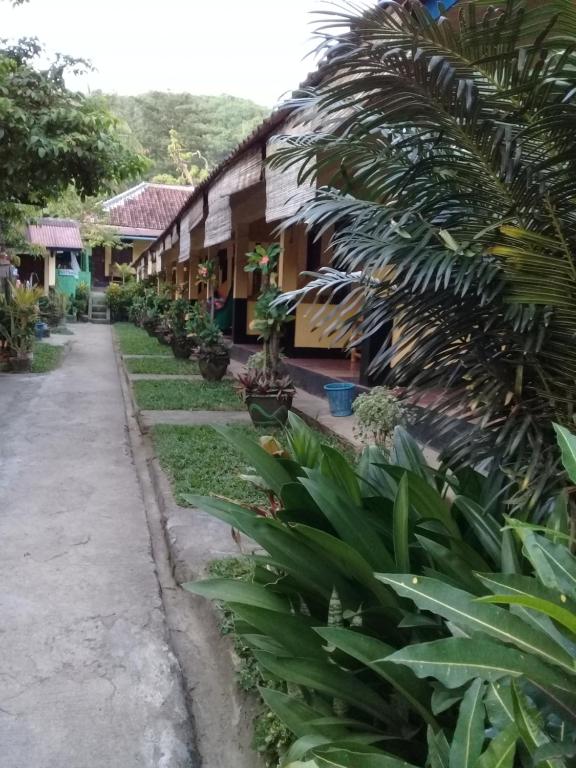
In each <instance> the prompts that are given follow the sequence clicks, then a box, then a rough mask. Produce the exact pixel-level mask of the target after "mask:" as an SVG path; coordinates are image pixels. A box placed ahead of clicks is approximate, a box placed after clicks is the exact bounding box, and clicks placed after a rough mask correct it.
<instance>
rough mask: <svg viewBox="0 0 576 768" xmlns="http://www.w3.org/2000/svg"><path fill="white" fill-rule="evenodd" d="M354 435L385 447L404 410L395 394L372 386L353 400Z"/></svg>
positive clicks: (384, 388)
mask: <svg viewBox="0 0 576 768" xmlns="http://www.w3.org/2000/svg"><path fill="white" fill-rule="evenodd" d="M352 410H353V411H354V414H355V416H356V427H355V432H356V435H357V436H358V437H359V438H360V439H361V440H363V441H364V442H366V443H375V444H376V445H380V446H382V447H385V446H386V445H387V444H388V442H389V440H390V437H391V435H392V433H393V431H394V428H395V427H396V426H397V425H398V424H400V423H401V421H402V420H403V417H404V414H405V410H404V408H403V407H402V405H401V404H400V401H399V400H398V398H397V397H396V395H395V394H394V393H393V392H392V391H391V390H389V389H386V387H374V388H373V389H372V390H371V391H370V392H365V393H363V394H361V395H358V397H357V398H356V399H355V400H354V402H353V403H352Z"/></svg>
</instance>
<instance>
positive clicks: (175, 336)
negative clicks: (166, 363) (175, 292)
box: [166, 299, 195, 360]
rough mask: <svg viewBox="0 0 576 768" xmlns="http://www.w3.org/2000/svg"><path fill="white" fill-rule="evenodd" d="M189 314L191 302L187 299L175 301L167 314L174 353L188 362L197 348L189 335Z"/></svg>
mask: <svg viewBox="0 0 576 768" xmlns="http://www.w3.org/2000/svg"><path fill="white" fill-rule="evenodd" d="M189 314H190V302H189V301H188V300H187V299H174V301H173V302H172V303H171V304H170V309H169V310H168V312H167V313H166V317H167V321H168V328H169V330H170V333H171V339H170V344H171V346H172V353H173V354H174V357H176V358H178V359H179V360H187V359H188V358H189V357H190V355H191V354H192V352H193V351H194V347H195V343H194V339H193V338H192V337H191V336H190V335H189V333H188V328H187V325H188V316H189Z"/></svg>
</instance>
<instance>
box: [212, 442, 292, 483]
mask: <svg viewBox="0 0 576 768" xmlns="http://www.w3.org/2000/svg"><path fill="white" fill-rule="evenodd" d="M214 429H215V430H216V432H218V434H220V435H222V437H224V438H225V440H227V441H228V443H230V445H231V446H232V447H233V448H234V450H236V451H240V453H242V454H243V455H244V456H245V457H246V463H247V464H249V465H250V466H251V467H254V469H255V470H256V473H257V474H258V475H260V477H262V478H263V479H264V481H265V482H266V483H267V484H268V487H269V488H270V489H271V490H272V491H274V493H275V494H276V495H277V496H280V493H281V491H282V486H283V485H284V483H289V482H291V480H292V478H291V476H290V475H289V473H288V472H287V471H286V470H285V469H284V468H283V466H282V464H281V463H280V462H279V461H278V460H277V459H275V458H274V457H273V456H271V455H270V454H269V453H266V451H265V450H264V449H263V448H261V447H260V446H259V445H258V443H256V442H255V441H254V440H252V439H251V438H249V437H247V436H246V435H242V434H241V433H240V432H238V430H234V429H230V427H214Z"/></svg>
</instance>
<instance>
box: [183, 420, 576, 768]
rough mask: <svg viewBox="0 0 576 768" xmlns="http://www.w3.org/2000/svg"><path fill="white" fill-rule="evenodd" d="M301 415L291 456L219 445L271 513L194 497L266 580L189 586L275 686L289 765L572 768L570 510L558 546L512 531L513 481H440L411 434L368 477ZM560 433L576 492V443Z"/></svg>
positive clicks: (273, 700)
mask: <svg viewBox="0 0 576 768" xmlns="http://www.w3.org/2000/svg"><path fill="white" fill-rule="evenodd" d="M290 418H291V427H290V429H289V430H288V432H287V434H286V444H287V446H286V449H282V448H281V447H279V446H278V445H277V444H275V442H274V441H270V440H269V439H265V438H263V439H262V445H265V446H267V447H268V451H269V452H267V451H266V450H264V448H263V447H261V446H259V445H258V444H256V443H254V442H253V441H251V440H250V439H249V438H243V437H239V436H238V435H237V434H235V435H232V433H230V432H228V431H227V430H226V429H221V430H218V431H219V432H220V433H221V434H223V435H224V436H225V437H226V438H227V439H229V440H230V441H231V442H232V441H234V445H235V447H236V448H240V450H242V451H244V453H245V455H246V460H247V463H249V464H250V465H251V466H252V467H253V468H254V470H255V472H256V473H257V476H254V477H253V482H254V483H255V484H256V485H257V486H258V487H260V488H262V489H265V490H266V491H267V494H268V501H267V502H264V500H263V502H262V503H261V504H258V505H250V506H248V505H246V506H243V505H240V504H236V503H234V502H232V501H230V500H227V499H222V498H212V499H208V498H198V497H189V499H188V500H189V501H190V502H192V503H193V504H195V505H196V506H198V507H200V508H202V509H205V510H207V511H208V512H210V513H212V514H214V515H215V516H217V517H219V518H220V519H222V520H224V521H225V522H227V523H229V524H230V525H232V526H233V527H234V528H236V529H238V530H240V531H242V532H243V533H244V534H246V535H247V536H249V537H250V538H251V539H252V540H254V541H256V542H257V544H258V545H259V546H260V547H261V549H262V550H263V555H260V556H255V557H254V558H253V566H254V567H253V573H252V579H251V581H250V582H249V583H239V582H237V581H234V580H227V579H211V580H208V581H205V582H201V583H193V584H187V585H185V588H186V589H188V590H190V591H193V592H196V593H200V594H202V595H204V596H206V597H210V598H213V599H218V600H222V601H224V602H225V603H226V605H227V607H228V609H229V610H230V611H231V612H232V613H233V615H234V617H235V622H236V631H237V633H238V634H240V635H241V636H242V638H243V642H245V643H246V644H247V645H248V646H249V647H250V648H251V649H252V652H253V654H254V658H255V659H256V661H257V663H258V665H259V667H260V669H261V671H262V674H263V676H264V679H265V680H271V681H273V686H272V687H271V688H268V687H264V688H263V689H262V696H263V698H264V700H265V701H266V703H267V704H268V706H269V707H270V708H271V709H272V710H273V711H274V712H275V713H276V714H277V715H278V716H279V717H280V719H281V720H282V721H283V722H284V723H285V724H286V725H287V727H288V728H289V729H290V730H291V731H292V733H293V735H294V743H293V744H292V746H291V747H290V749H289V750H288V752H287V753H286V755H285V756H284V758H283V762H282V765H291V764H292V763H294V765H298V764H299V763H300V762H303V763H304V764H305V765H306V766H309V768H312V766H318V767H320V766H322V768H325V766H328V765H330V766H354V768H356V767H358V768H364V767H365V768H374V767H375V766H376V767H377V768H379V767H380V766H382V768H400V767H401V766H402V765H403V766H404V768H406V763H405V762H403V761H408V763H409V764H410V766H421V767H422V766H424V765H425V764H426V765H429V766H431V767H433V768H437V767H438V766H443V765H450V766H452V767H453V768H496V766H500V768H503V767H504V766H507V767H508V768H511V766H513V765H514V766H517V765H522V766H523V767H525V768H533V766H535V765H537V764H538V762H539V759H540V757H541V758H542V760H544V761H546V760H548V761H551V762H549V763H547V762H544V765H546V766H547V768H552V766H554V768H560V766H564V763H562V762H554V760H555V758H556V756H557V755H562V754H567V753H569V752H570V750H573V744H572V742H573V741H574V731H573V726H572V725H571V724H570V719H571V717H572V713H573V705H574V701H575V700H576V699H575V696H574V694H575V693H576V687H575V686H576V683H575V677H576V672H575V671H574V670H575V666H574V660H575V653H576V646H575V644H574V639H573V632H574V630H575V629H576V627H575V626H574V619H573V616H572V615H571V611H572V605H573V604H572V601H573V600H574V599H575V598H576V591H575V588H574V584H576V563H575V561H574V558H573V556H572V555H570V553H569V551H568V549H567V547H566V543H565V542H566V540H567V538H568V536H567V533H566V509H565V507H566V499H565V497H561V498H560V499H559V501H558V504H557V510H556V513H555V514H554V515H552V518H551V519H553V520H554V521H555V523H554V528H550V529H548V530H546V531H544V533H542V532H540V531H538V530H535V529H534V526H528V525H527V524H524V525H522V524H521V523H518V522H517V521H516V522H515V523H514V525H513V526H512V523H511V522H509V521H508V525H506V524H507V518H506V511H507V506H508V505H507V501H508V500H507V498H506V480H505V478H504V477H503V476H502V475H501V474H497V473H494V474H492V475H490V476H487V477H484V476H482V475H480V474H478V473H477V472H475V471H474V470H472V469H467V470H466V471H460V472H458V473H457V474H447V475H438V474H437V473H435V472H433V471H432V470H431V469H430V468H429V467H427V466H426V464H425V462H424V460H423V458H422V456H421V454H420V452H419V450H418V448H417V446H416V445H415V444H414V443H413V441H412V440H411V439H410V438H409V437H408V435H407V433H405V432H404V431H403V430H402V429H401V428H397V429H396V432H395V439H394V444H393V446H392V450H391V452H390V457H389V458H387V457H386V456H385V455H384V454H383V453H382V451H381V449H379V448H377V447H374V446H372V447H370V448H368V449H366V450H365V452H364V454H363V455H362V457H361V459H360V461H359V463H358V464H357V466H355V467H354V466H351V465H350V464H349V462H348V461H347V460H346V459H345V458H344V457H343V456H342V455H341V454H340V453H339V452H338V451H336V450H334V449H333V448H330V447H328V446H327V445H324V444H322V443H321V441H320V440H319V438H318V437H317V436H316V435H314V434H313V433H312V432H311V431H310V430H308V429H307V428H306V427H305V425H303V423H302V422H301V421H300V420H298V419H297V418H296V417H294V415H291V417H290ZM559 433H560V435H561V440H562V441H563V453H564V455H565V457H566V458H565V463H566V468H567V470H568V471H569V472H570V476H571V477H574V478H576V440H575V439H574V438H571V437H570V436H569V435H568V434H567V433H566V432H565V431H563V430H562V429H561V428H560V429H559ZM271 443H274V444H272V445H271ZM511 526H512V527H511ZM503 527H504V529H503ZM522 547H524V548H525V551H526V554H527V557H523V556H522ZM383 568H385V569H387V573H385V574H382V573H381V571H382V570H383ZM406 574H408V575H406ZM494 603H505V604H509V605H510V608H502V607H499V605H497V604H494ZM575 604H576V603H575ZM430 678H435V679H430ZM279 683H281V684H282V685H279ZM535 706H537V707H538V709H539V714H535V712H534V707H535ZM556 742H560V743H556ZM515 754H516V757H514V755H515ZM514 760H516V762H514Z"/></svg>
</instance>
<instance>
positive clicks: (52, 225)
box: [26, 219, 84, 251]
mask: <svg viewBox="0 0 576 768" xmlns="http://www.w3.org/2000/svg"><path fill="white" fill-rule="evenodd" d="M26 239H27V240H28V242H29V243H30V244H31V245H43V246H44V247H45V248H58V249H62V250H73V251H81V250H82V249H83V248H84V246H83V244H82V238H81V237H80V228H79V227H78V222H77V221H71V220H69V219H39V220H38V221H37V222H36V223H35V224H29V225H28V230H27V233H26Z"/></svg>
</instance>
